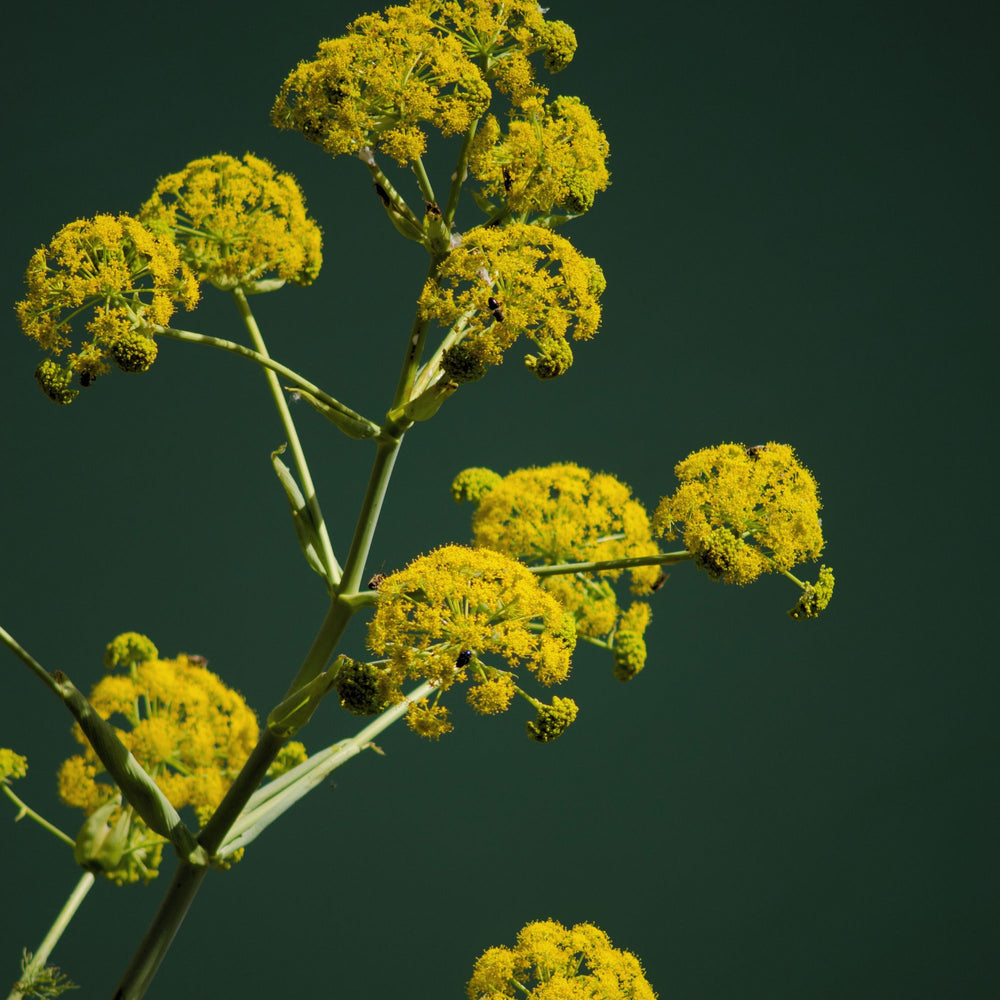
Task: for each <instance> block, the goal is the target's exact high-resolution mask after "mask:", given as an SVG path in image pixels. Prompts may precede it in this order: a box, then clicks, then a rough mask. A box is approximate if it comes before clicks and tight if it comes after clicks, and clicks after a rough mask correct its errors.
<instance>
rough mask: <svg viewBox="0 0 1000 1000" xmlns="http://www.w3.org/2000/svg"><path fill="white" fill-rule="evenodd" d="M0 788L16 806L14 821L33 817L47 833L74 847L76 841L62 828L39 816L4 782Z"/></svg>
mask: <svg viewBox="0 0 1000 1000" xmlns="http://www.w3.org/2000/svg"><path fill="white" fill-rule="evenodd" d="M0 788H2V789H3V793H4V795H6V796H7V798H8V799H10V801H11V802H13V803H14V805H16V806H17V815H16V816H15V817H14V822H15V823H16V822H17V821H18V820H19V819H23V818H24V817H25V816H27V817H28V818H29V819H33V820H34V821H35V822H36V823H37V824H38V825H39V826H40V827H41V828H42V829H43V830H48V831H49V833H51V834H53V835H55V836H56V837H58V838H59V839H60V840H61V841H62V842H63V843H64V844H69V846H70V847H76V841H75V840H73V838H72V837H69V836H67V835H66V834H65V833H63V832H62V830H60V829H59V827H57V826H54V825H53V824H52V823H50V822H49V821H48V820H47V819H46V818H45V817H44V816H40V815H39V814H38V813H36V812H35V810H34V809H32V808H31V806H29V805H28V804H27V803H26V802H24V801H23V800H22V799H20V798H18V797H17V795H15V794H14V792H13V791H11V789H10V787H9V786H8V785H7V784H6V783H0Z"/></svg>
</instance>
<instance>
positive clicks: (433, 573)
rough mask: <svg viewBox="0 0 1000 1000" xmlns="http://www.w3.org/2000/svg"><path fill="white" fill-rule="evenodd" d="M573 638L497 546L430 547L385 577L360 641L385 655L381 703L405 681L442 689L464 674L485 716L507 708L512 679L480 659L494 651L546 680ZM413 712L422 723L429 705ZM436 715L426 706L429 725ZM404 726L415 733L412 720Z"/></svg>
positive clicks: (563, 668)
mask: <svg viewBox="0 0 1000 1000" xmlns="http://www.w3.org/2000/svg"><path fill="white" fill-rule="evenodd" d="M574 643H575V633H574V630H573V627H572V623H571V622H570V621H568V620H567V616H566V613H565V612H564V610H563V609H562V607H560V605H559V603H558V602H557V601H555V600H554V599H553V598H552V597H550V596H549V595H548V594H546V593H545V591H544V590H542V588H541V587H540V586H539V585H538V582H537V581H536V579H535V577H534V574H532V573H531V572H530V571H529V570H527V569H525V568H524V567H523V566H521V565H520V564H519V563H517V562H515V561H514V560H513V559H510V558H509V557H507V556H505V555H502V554H501V553H499V552H491V551H490V550H488V549H470V548H466V547H464V546H461V545H446V546H444V547H442V548H439V549H436V550H435V551H433V552H431V553H430V554H428V555H425V556H420V557H419V558H417V559H415V560H413V562H411V563H410V564H409V565H408V566H407V567H406V568H405V569H402V570H400V571H399V572H397V573H393V574H392V575H391V576H388V577H386V578H385V580H383V581H382V583H381V584H380V585H379V589H378V605H377V608H376V611H375V616H374V618H373V619H372V621H371V623H370V624H369V627H368V644H369V646H370V647H371V649H372V650H373V651H375V652H376V653H380V654H384V655H385V656H386V657H387V662H386V664H385V667H384V668H383V669H384V670H385V672H386V673H385V677H386V678H387V683H386V685H385V696H386V697H387V698H388V700H390V701H399V700H400V698H401V697H402V694H401V691H400V687H401V685H402V683H403V681H404V680H405V679H406V678H407V677H409V678H413V679H417V678H422V679H426V680H430V681H433V682H435V683H436V684H438V685H439V686H440V689H441V691H444V690H447V689H448V688H449V687H451V686H452V685H453V684H455V683H456V682H462V681H466V680H469V679H470V675H471V679H472V680H473V682H474V683H478V684H479V689H478V690H476V689H473V690H474V692H475V693H470V695H469V699H470V702H471V703H472V704H473V706H474V707H476V708H477V710H479V711H481V712H484V713H493V712H499V711H503V709H504V708H506V707H507V705H508V704H509V703H510V697H509V694H512V693H513V692H512V688H513V683H512V682H510V681H508V680H504V677H505V676H506V674H505V672H504V671H501V670H498V669H496V668H493V667H487V666H486V665H484V664H483V663H481V661H480V657H483V656H488V655H490V654H493V655H496V656H498V657H500V658H501V659H502V660H504V661H505V662H506V663H507V665H508V666H509V667H510V668H511V669H517V668H519V667H520V666H522V665H523V666H524V667H525V668H526V669H528V670H529V671H531V672H532V673H533V674H534V675H535V678H536V679H537V680H538V681H539V682H540V683H542V684H545V685H549V684H555V683H558V682H559V681H562V680H564V679H565V678H566V677H567V676H568V675H569V670H570V654H571V652H572V649H573V645H574ZM410 711H411V713H413V712H414V709H412V708H411V710H410ZM417 711H418V715H417V716H416V717H417V718H419V719H420V720H421V724H422V725H424V720H426V719H428V718H429V713H430V709H429V708H427V707H424V708H422V709H419V710H417ZM442 712H443V708H439V707H438V706H437V705H436V703H435V706H434V713H435V714H434V718H433V720H432V721H434V722H435V723H436V722H438V721H440V720H441V719H443V718H444V716H443V715H442V714H441V713H442ZM410 725H411V727H412V728H414V729H417V731H422V730H421V729H419V728H418V727H417V725H416V724H415V723H414V721H413V719H412V718H411V722H410Z"/></svg>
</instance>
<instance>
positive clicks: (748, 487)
mask: <svg viewBox="0 0 1000 1000" xmlns="http://www.w3.org/2000/svg"><path fill="white" fill-rule="evenodd" d="M674 471H675V472H676V474H677V478H678V479H679V480H680V485H679V486H678V488H677V490H676V491H675V492H674V494H673V495H672V496H669V497H664V498H663V500H662V501H661V502H660V505H659V507H658V508H657V509H656V513H655V514H654V516H653V522H654V525H655V527H656V528H657V530H658V531H659V532H660V533H661V534H663V533H665V534H666V535H667V537H668V538H676V537H678V536H679V535H680V536H682V537H683V539H684V544H685V546H686V547H687V548H688V549H689V550H690V551H692V552H693V553H694V554H695V562H696V563H697V565H698V566H699V567H700V568H702V569H704V570H705V571H706V572H707V573H708V575H709V576H710V577H712V578H713V579H719V580H723V581H724V582H726V583H739V584H744V583H749V582H751V581H752V580H755V579H756V578H757V577H758V576H760V575H761V574H762V573H768V572H774V571H778V572H781V571H787V570H789V569H791V567H792V566H794V565H795V564H796V563H798V562H801V561H802V560H804V559H815V558H817V557H818V556H819V554H820V552H822V550H823V532H822V528H821V524H820V518H819V511H820V506H821V505H820V501H819V493H818V489H817V486H816V480H815V479H814V478H813V476H812V474H811V473H810V472H809V470H808V469H806V468H805V467H804V466H803V465H801V463H800V462H799V461H798V459H797V458H796V457H795V452H794V451H793V449H792V448H791V447H790V446H789V445H785V444H776V443H775V442H773V441H772V442H768V444H766V445H753V446H751V447H746V446H745V445H742V444H722V445H718V446H716V447H713V448H704V449H702V450H701V451H696V452H693V453H692V454H690V455H689V456H688V457H687V458H686V459H684V461H683V462H680V463H678V465H677V466H676V467H675V469H674Z"/></svg>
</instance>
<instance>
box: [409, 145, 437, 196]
mask: <svg viewBox="0 0 1000 1000" xmlns="http://www.w3.org/2000/svg"><path fill="white" fill-rule="evenodd" d="M413 172H414V174H416V176H417V184H418V185H420V193H421V194H422V195H423V196H424V202H425V203H426V204H428V205H436V204H437V199H436V198H435V197H434V188H433V187H431V180H430V178H429V177H428V176H427V171H426V170H425V169H424V161H423V160H422V159H420V157H419V156H415V157H414V158H413Z"/></svg>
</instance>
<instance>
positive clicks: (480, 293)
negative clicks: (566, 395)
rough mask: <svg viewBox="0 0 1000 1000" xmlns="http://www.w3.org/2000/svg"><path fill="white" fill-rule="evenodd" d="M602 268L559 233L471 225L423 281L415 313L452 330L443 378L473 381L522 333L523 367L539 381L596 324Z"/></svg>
mask: <svg viewBox="0 0 1000 1000" xmlns="http://www.w3.org/2000/svg"><path fill="white" fill-rule="evenodd" d="M604 288H605V281H604V273H603V272H602V271H601V269H600V267H599V266H598V264H597V262H596V261H595V260H593V259H592V258H590V257H585V256H583V254H581V253H579V252H578V251H577V250H576V249H575V248H574V247H573V245H572V244H571V243H570V242H569V241H568V240H566V239H563V237H561V236H558V235H557V234H556V233H553V232H552V231H551V230H549V229H545V228H542V227H540V226H530V225H524V224H521V223H515V224H513V225H509V226H492V227H484V228H479V229H474V230H472V231H471V232H470V233H467V234H466V235H465V238H464V240H463V242H462V245H461V246H460V247H458V248H457V249H455V250H453V251H452V252H451V253H450V254H449V255H448V257H447V258H446V259H445V260H444V262H443V263H442V265H441V267H440V270H439V271H438V274H437V277H436V278H430V279H428V281H427V283H426V285H425V286H424V290H423V292H422V294H421V296H420V302H419V309H420V315H421V317H422V318H423V319H426V320H436V321H437V322H438V323H439V324H440V325H441V326H442V327H445V328H448V327H451V328H452V335H451V336H452V338H453V346H452V347H450V348H449V349H448V350H447V351H445V353H444V357H443V359H442V362H441V367H442V368H443V370H444V372H445V374H446V376H447V377H449V378H452V379H455V380H456V381H459V382H463V381H472V380H474V379H476V378H479V377H480V376H481V375H483V374H484V373H485V371H486V370H487V368H488V367H489V366H491V365H498V364H501V363H502V361H503V355H504V351H506V350H507V349H508V348H509V347H510V346H511V345H512V344H513V343H514V342H515V341H516V340H517V338H518V337H519V336H521V335H524V336H526V337H528V338H529V339H530V340H532V341H534V343H535V344H536V345H537V346H538V355H537V356H529V358H528V359H527V364H528V366H529V367H530V368H532V369H533V370H534V372H535V374H536V375H537V376H538V377H539V378H542V379H546V378H554V377H556V376H558V375H561V374H563V373H564V372H565V371H566V370H567V369H568V368H569V366H570V365H571V364H572V361H573V354H572V351H571V350H570V347H569V344H568V342H567V338H568V337H570V336H572V338H573V339H574V340H589V339H590V338H591V337H593V336H594V334H595V333H597V329H598V326H599V325H600V322H601V307H600V303H599V302H598V299H599V298H600V296H601V293H602V292H603V291H604Z"/></svg>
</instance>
